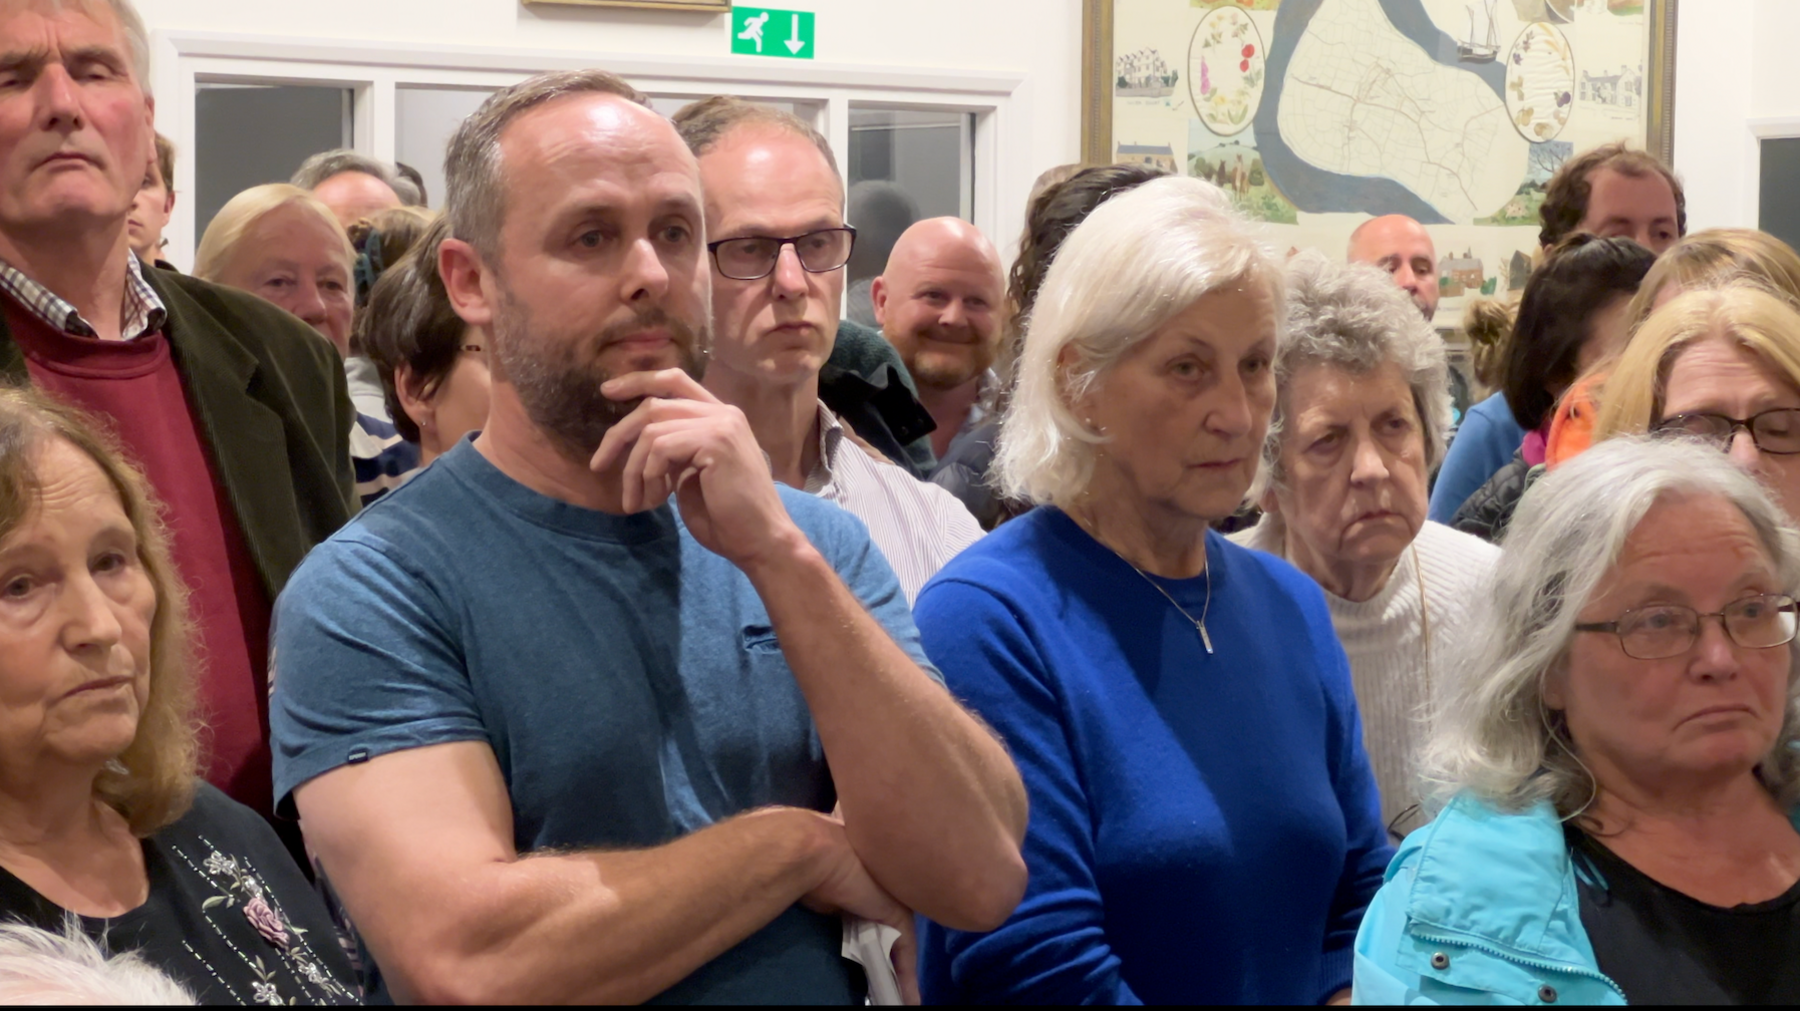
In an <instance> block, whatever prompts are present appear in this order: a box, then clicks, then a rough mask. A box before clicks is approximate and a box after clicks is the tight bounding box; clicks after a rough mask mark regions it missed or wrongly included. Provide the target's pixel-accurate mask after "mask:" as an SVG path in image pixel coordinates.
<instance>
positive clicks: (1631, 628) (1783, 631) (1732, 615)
mask: <svg viewBox="0 0 1800 1011" xmlns="http://www.w3.org/2000/svg"><path fill="white" fill-rule="evenodd" d="M1794 610H1795V604H1794V598H1792V597H1790V596H1788V595H1787V594H1785V593H1762V594H1757V595H1756V596H1754V597H1744V598H1741V599H1739V600H1734V601H1732V602H1731V603H1729V604H1727V605H1725V609H1724V610H1722V611H1714V612H1712V613H1710V614H1701V613H1700V612H1699V611H1696V610H1694V609H1693V608H1691V607H1684V606H1682V605H1680V604H1652V605H1650V606H1648V607H1634V608H1632V609H1630V610H1629V611H1626V612H1625V613H1624V614H1621V615H1619V617H1618V620H1617V621H1596V622H1589V623H1586V624H1581V625H1576V626H1575V631H1577V632H1611V633H1612V634H1614V635H1617V636H1618V637H1619V648H1620V649H1623V650H1624V651H1625V655H1626V656H1629V657H1633V658H1635V659H1638V660H1663V659H1667V658H1668V657H1672V656H1680V655H1681V654H1683V653H1686V652H1687V651H1688V650H1689V649H1691V648H1692V647H1693V645H1694V642H1695V641H1696V640H1697V639H1699V638H1700V619H1702V618H1717V619H1719V621H1720V623H1722V624H1723V625H1724V626H1725V634H1726V635H1728V636H1730V637H1731V641H1732V642H1735V643H1737V644H1738V645H1739V646H1743V647H1746V648H1748V649H1773V648H1775V647H1776V646H1785V645H1787V644H1788V643H1790V642H1793V641H1794V631H1795V627H1796V624H1797V622H1796V619H1795V613H1794Z"/></svg>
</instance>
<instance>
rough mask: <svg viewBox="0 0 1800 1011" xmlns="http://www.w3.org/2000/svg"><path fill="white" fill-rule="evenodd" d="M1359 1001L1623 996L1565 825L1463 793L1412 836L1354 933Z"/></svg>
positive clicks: (1556, 1000)
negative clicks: (1588, 911) (1598, 950)
mask: <svg viewBox="0 0 1800 1011" xmlns="http://www.w3.org/2000/svg"><path fill="white" fill-rule="evenodd" d="M1354 987H1355V989H1354V998H1353V999H1354V1002H1355V1003H1357V1004H1623V1003H1625V993H1624V991H1622V990H1620V989H1619V988H1618V986H1617V985H1616V984H1615V983H1613V981H1612V980H1610V979H1607V978H1606V976H1605V975H1604V974H1602V973H1601V972H1600V969H1599V967H1598V965H1597V964H1596V963H1595V959H1594V947H1593V945H1592V944H1590V943H1589V942H1588V936H1587V931H1586V930H1585V929H1583V928H1582V926H1581V900H1580V896H1579V894H1578V893H1577V892H1576V890H1575V871H1574V865H1573V862H1572V861H1571V860H1570V859H1569V847H1568V844H1567V842H1566V841H1565V840H1564V838H1563V826H1562V822H1561V821H1560V820H1558V818H1557V817H1556V812H1555V810H1554V809H1553V808H1551V806H1550V805H1549V804H1544V803H1540V804H1538V805H1536V806H1534V807H1531V808H1528V809H1527V810H1525V811H1522V812H1519V813H1517V814H1508V813H1505V812H1501V811H1498V810H1496V809H1494V808H1492V807H1489V806H1488V805H1486V804H1484V803H1482V802H1481V801H1480V800H1477V799H1476V798H1475V797H1474V796H1473V795H1471V794H1468V793H1462V794H1458V795H1457V796H1456V798H1455V799H1454V800H1452V801H1451V802H1450V804H1449V805H1448V806H1446V807H1445V808H1444V811H1443V813H1442V814H1439V815H1438V816H1437V819H1436V820H1434V821H1433V822H1432V823H1431V824H1429V825H1426V826H1425V827H1424V828H1421V829H1419V830H1418V831H1416V832H1414V833H1413V834H1412V835H1410V836H1408V837H1407V839H1406V842H1405V843H1403V844H1402V845H1401V847H1400V852H1398V853H1396V854H1395V855H1394V861H1393V863H1391V864H1389V865H1388V870H1387V882H1386V883H1385V884H1383V885H1382V886H1381V891H1380V892H1378V893H1376V895H1375V901H1374V902H1372V903H1370V904H1369V909H1368V912H1367V913H1365V914H1364V916H1363V922H1362V927H1361V929H1360V930H1358V931H1357V934H1356V961H1355V984H1354Z"/></svg>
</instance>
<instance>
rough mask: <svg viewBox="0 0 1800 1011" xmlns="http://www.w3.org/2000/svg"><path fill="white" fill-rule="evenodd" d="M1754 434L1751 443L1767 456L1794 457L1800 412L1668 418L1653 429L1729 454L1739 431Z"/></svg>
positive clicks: (1799, 437) (1788, 409) (1779, 410)
mask: <svg viewBox="0 0 1800 1011" xmlns="http://www.w3.org/2000/svg"><path fill="white" fill-rule="evenodd" d="M1740 428H1741V429H1743V430H1744V431H1746V432H1749V433H1750V441H1752V442H1754V443H1756V448H1757V449H1760V450H1762V451H1763V452H1765V453H1775V454H1778V455H1781V456H1792V455H1793V454H1795V453H1800V410H1796V409H1794V408H1791V407H1778V408H1776V409H1774V410H1772V411H1763V412H1762V413H1761V414H1752V415H1751V416H1750V417H1748V418H1728V417H1726V416H1725V415H1723V414H1677V415H1675V416H1674V417H1670V418H1664V419H1663V420H1661V421H1659V422H1657V423H1656V425H1655V427H1653V428H1652V429H1651V431H1652V432H1654V433H1655V434H1657V435H1687V436H1692V437H1693V438H1696V439H1699V440H1700V441H1702V442H1705V443H1706V444H1707V445H1709V446H1712V447H1714V448H1715V449H1718V450H1719V451H1721V452H1725V451H1728V450H1730V449H1731V440H1732V439H1735V438H1737V433H1738V429H1740Z"/></svg>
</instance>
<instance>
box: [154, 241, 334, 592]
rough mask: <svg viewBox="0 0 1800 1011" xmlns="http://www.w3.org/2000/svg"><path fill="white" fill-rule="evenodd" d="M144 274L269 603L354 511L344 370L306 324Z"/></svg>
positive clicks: (224, 291) (161, 273)
mask: <svg viewBox="0 0 1800 1011" xmlns="http://www.w3.org/2000/svg"><path fill="white" fill-rule="evenodd" d="M143 273H144V279H145V280H146V281H148V282H149V284H150V286H151V287H152V288H154V289H155V290H156V293H157V295H158V296H160V297H161V298H162V301H163V306H164V308H165V309H166V310H167V311H168V319H167V320H166V321H165V323H164V326H163V330H164V334H165V336H166V337H167V338H168V341H169V349H170V352H171V354H172V355H173V357H174V359H175V365H176V368H177V369H178V370H179V371H180V373H181V376H182V381H183V384H184V385H185V386H186V388H187V391H188V396H189V398H190V407H191V409H192V410H193V411H194V413H195V415H196V416H197V418H198V420H199V422H200V425H201V429H202V434H203V435H204V436H205V437H206V441H207V443H208V447H209V448H210V450H211V451H212V456H213V462H214V465H215V466H216V467H217V468H218V478H219V480H220V482H221V483H222V484H223V485H224V486H225V491H226V493H227V498H229V499H230V501H231V504H232V506H233V510H234V512H235V513H236V514H237V519H238V525H239V527H240V528H241V529H242V530H243V533H244V539H245V540H246V541H247V542H248V544H249V547H250V551H251V554H252V556H253V557H254V558H255V560H256V563H257V568H258V569H259V571H260V572H261V573H262V576H263V580H264V582H265V584H266V586H267V588H268V590H269V592H270V595H271V596H273V595H275V594H277V593H279V592H280V591H281V587H282V586H284V585H285V584H286V583H287V578H288V576H289V575H291V574H292V573H293V570H294V568H295V566H297V565H299V564H300V559H301V558H302V557H304V556H305V554H306V552H307V551H308V550H310V549H311V548H312V546H313V545H314V544H317V543H319V542H320V541H322V540H324V539H325V538H327V537H329V536H331V535H332V534H333V533H334V532H336V531H337V529H338V528H339V527H341V526H343V525H344V524H345V523H347V522H349V520H350V517H351V516H352V515H353V514H354V513H355V501H356V498H355V482H354V478H353V476H352V473H351V469H350V430H351V427H352V426H353V425H354V423H355V409H354V408H353V407H352V406H351V404H350V390H349V384H348V381H347V380H346V379H345V378H344V367H343V362H342V360H341V359H339V357H338V354H337V350H336V349H335V348H333V347H332V346H331V344H330V342H328V341H327V340H325V339H324V338H323V337H322V336H320V335H319V333H318V332H317V331H315V330H314V329H313V328H312V327H310V326H307V325H306V324H305V323H303V322H301V321H300V320H299V319H298V318H297V317H295V316H293V315H291V314H289V313H288V312H286V311H284V310H282V309H279V308H276V307H275V306H274V305H272V304H270V303H269V302H266V301H264V300H262V299H260V298H257V297H256V296H255V295H251V294H249V293H247V292H243V291H239V290H237V289H235V288H228V287H225V286H223V285H218V284H213V283H211V282H208V281H202V280H200V279H198V278H195V277H189V276H187V275H185V274H178V273H174V272H171V271H166V270H158V269H155V268H146V269H145V270H144V272H143ZM282 462H285V463H286V466H281V465H280V464H281V463H282Z"/></svg>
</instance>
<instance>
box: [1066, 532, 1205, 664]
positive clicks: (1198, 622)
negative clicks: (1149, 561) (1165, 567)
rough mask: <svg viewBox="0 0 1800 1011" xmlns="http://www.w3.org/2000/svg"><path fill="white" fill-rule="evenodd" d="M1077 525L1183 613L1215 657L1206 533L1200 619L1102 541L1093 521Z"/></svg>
mask: <svg viewBox="0 0 1800 1011" xmlns="http://www.w3.org/2000/svg"><path fill="white" fill-rule="evenodd" d="M1067 513H1068V515H1069V518H1070V519H1075V514H1074V511H1073V510H1067ZM1084 519H1086V518H1085V517H1084ZM1075 525H1076V526H1078V527H1081V528H1082V530H1083V532H1085V533H1086V534H1087V535H1088V536H1089V537H1092V538H1093V539H1094V543H1095V544H1098V545H1100V546H1101V547H1103V548H1105V549H1106V550H1108V551H1111V552H1112V553H1113V557H1115V558H1117V559H1118V560H1119V561H1121V562H1124V563H1125V567H1126V568H1128V569H1130V570H1131V571H1133V572H1135V573H1137V574H1138V576H1139V577H1140V578H1141V579H1143V581H1144V582H1146V583H1149V584H1150V588H1151V589H1152V590H1155V591H1156V592H1157V593H1160V594H1162V596H1163V599H1164V600H1166V601H1168V602H1169V606H1170V607H1173V608H1174V609H1175V610H1177V611H1179V612H1180V613H1181V616H1182V617H1183V618H1186V619H1187V620H1188V622H1189V623H1190V624H1192V625H1193V626H1194V631H1196V632H1198V633H1200V645H1202V646H1204V647H1206V655H1207V656H1212V655H1213V644H1212V636H1210V635H1207V634H1206V614H1207V612H1208V611H1211V610H1212V557H1211V555H1210V554H1209V553H1208V552H1207V547H1206V535H1205V534H1204V533H1203V534H1201V535H1200V559H1201V561H1202V563H1204V564H1203V567H1202V570H1201V571H1203V572H1204V573H1205V574H1206V600H1205V602H1204V603H1202V604H1201V605H1200V617H1198V618H1196V617H1194V616H1193V615H1191V614H1189V613H1188V609H1187V608H1185V607H1182V606H1181V605H1180V604H1178V603H1176V602H1175V598H1174V597H1171V596H1169V591H1167V590H1165V589H1163V588H1162V584H1160V583H1158V582H1157V581H1156V580H1154V579H1151V578H1150V574H1149V573H1147V572H1145V571H1144V570H1143V569H1140V568H1138V567H1137V566H1135V565H1133V564H1131V560H1130V559H1128V558H1126V557H1125V556H1124V555H1121V554H1119V552H1118V551H1117V550H1116V549H1114V548H1113V546H1112V545H1110V544H1108V543H1106V542H1105V541H1103V540H1101V539H1100V536H1099V534H1097V533H1096V532H1095V531H1096V530H1097V529H1098V527H1096V526H1095V524H1094V522H1093V520H1092V519H1086V522H1083V521H1082V520H1076V522H1075Z"/></svg>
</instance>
